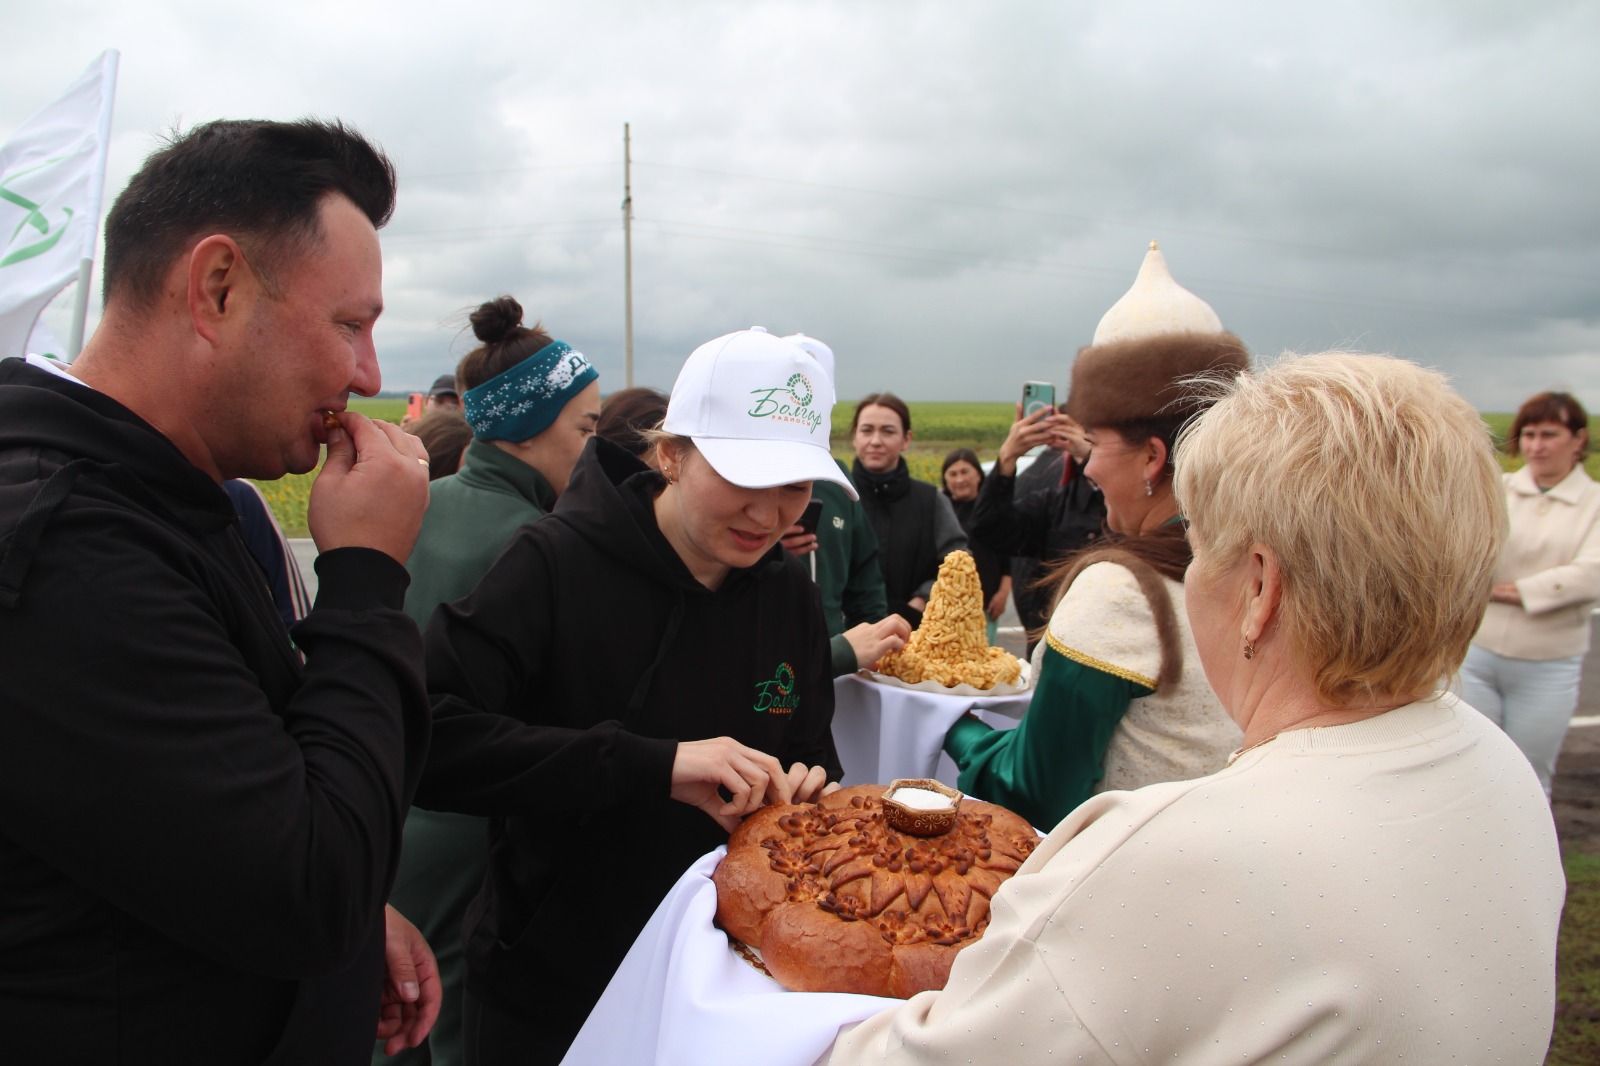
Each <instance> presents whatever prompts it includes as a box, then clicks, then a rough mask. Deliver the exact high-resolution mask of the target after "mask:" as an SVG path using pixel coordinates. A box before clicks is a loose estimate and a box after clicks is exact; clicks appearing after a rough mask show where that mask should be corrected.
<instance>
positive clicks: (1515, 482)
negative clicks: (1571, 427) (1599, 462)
mask: <svg viewBox="0 0 1600 1066" xmlns="http://www.w3.org/2000/svg"><path fill="white" fill-rule="evenodd" d="M1505 486H1506V510H1507V511H1508V512H1509V513H1510V516H1511V536H1510V538H1509V539H1508V540H1507V541H1506V547H1505V551H1503V552H1502V553H1501V554H1500V565H1499V566H1498V567H1496V568H1495V574H1494V580H1495V581H1496V583H1499V582H1502V581H1515V582H1516V583H1517V591H1518V592H1520V593H1521V594H1522V605H1521V606H1520V607H1519V606H1517V605H1516V604H1512V603H1491V604H1489V609H1488V611H1487V612H1485V614H1484V618H1483V625H1481V626H1480V627H1479V628H1478V635H1477V636H1476V637H1475V638H1474V639H1473V643H1474V644H1477V645H1478V646H1479V647H1482V648H1485V649H1487V650H1488V651H1492V652H1494V653H1495V654H1496V655H1504V656H1506V657H1507V658H1511V659H1565V658H1568V657H1569V656H1573V655H1582V654H1584V653H1585V652H1587V651H1588V650H1589V622H1590V613H1591V612H1592V611H1593V609H1594V606H1595V601H1596V600H1600V485H1596V484H1595V483H1594V482H1593V481H1592V480H1590V478H1589V475H1588V474H1586V473H1584V470H1583V467H1582V466H1575V467H1573V468H1572V473H1570V474H1568V475H1567V476H1566V477H1565V478H1563V479H1562V480H1561V481H1560V482H1559V483H1558V484H1556V485H1555V486H1554V487H1553V488H1551V489H1550V490H1549V491H1548V492H1540V491H1539V486H1538V485H1537V484H1535V483H1534V480H1533V475H1532V474H1530V473H1528V468H1527V467H1523V468H1522V469H1521V470H1518V471H1517V472H1516V473H1514V474H1507V475H1506V476H1505Z"/></svg>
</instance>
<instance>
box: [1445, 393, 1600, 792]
mask: <svg viewBox="0 0 1600 1066" xmlns="http://www.w3.org/2000/svg"><path fill="white" fill-rule="evenodd" d="M1588 426H1589V416H1588V414H1587V413H1586V412H1585V411H1584V409H1583V405H1582V404H1580V403H1579V402H1578V401H1577V400H1576V399H1574V398H1573V397H1572V396H1570V395H1568V394H1567V393H1564V392H1541V393H1539V395H1537V396H1534V397H1533V398H1532V399H1530V400H1528V401H1527V402H1526V403H1524V404H1523V405H1522V408H1521V409H1520V410H1519V411H1517V417H1516V419H1515V420H1514V421H1513V422H1512V423H1511V432H1510V434H1509V435H1508V437H1507V440H1506V450H1507V451H1508V452H1510V453H1511V454H1512V455H1521V456H1522V458H1523V459H1524V460H1525V461H1526V465H1524V466H1523V468H1522V469H1521V470H1518V471H1517V472H1516V473H1514V474H1506V475H1505V488H1506V510H1507V512H1508V513H1509V515H1510V518H1511V536H1510V539H1508V540H1507V541H1506V546H1505V551H1504V552H1503V553H1502V555H1501V557H1500V565H1499V566H1498V567H1497V568H1496V570H1495V575H1494V591H1493V594H1492V596H1491V600H1490V603H1489V609H1488V611H1487V612H1486V613H1485V615H1484V619H1483V625H1482V627H1481V628H1480V629H1479V630H1478V635H1477V637H1476V638H1474V640H1473V642H1472V648H1471V650H1470V651H1469V652H1468V653H1467V659H1466V662H1464V663H1463V664H1462V665H1461V694H1462V697H1463V698H1464V699H1465V700H1466V701H1467V702H1468V703H1470V704H1472V705H1473V706H1474V707H1476V708H1477V709H1478V710H1480V711H1482V712H1483V713H1484V714H1485V715H1487V716H1488V717H1489V718H1490V719H1491V720H1493V721H1494V722H1495V723H1496V724H1497V725H1499V726H1500V727H1501V728H1502V729H1504V730H1505V731H1506V733H1507V734H1508V735H1509V736H1510V737H1511V739H1512V740H1514V741H1516V743H1517V747H1519V748H1521V749H1522V751H1523V754H1525V755H1527V757H1528V761H1529V762H1531V763H1533V768H1534V770H1536V771H1537V772H1538V774H1539V781H1540V783H1542V784H1543V785H1544V791H1545V795H1547V796H1548V795H1549V794H1550V780H1551V778H1552V777H1553V776H1554V774H1555V766H1556V755H1557V754H1558V753H1559V752H1560V751H1561V741H1562V740H1563V739H1564V738H1565V737H1566V733H1567V724H1568V723H1569V722H1570V721H1571V720H1572V712H1573V710H1574V708H1576V706H1577V703H1578V679H1579V676H1580V673H1581V671H1582V668H1583V657H1584V654H1585V653H1586V652H1587V651H1588V650H1589V619H1590V614H1591V612H1592V611H1593V609H1594V606H1595V601H1596V600H1600V485H1597V484H1595V483H1594V482H1593V481H1592V480H1590V478H1589V475H1588V474H1587V473H1585V472H1584V469H1583V457H1584V455H1585V454H1587V452H1588V450H1589V429H1588Z"/></svg>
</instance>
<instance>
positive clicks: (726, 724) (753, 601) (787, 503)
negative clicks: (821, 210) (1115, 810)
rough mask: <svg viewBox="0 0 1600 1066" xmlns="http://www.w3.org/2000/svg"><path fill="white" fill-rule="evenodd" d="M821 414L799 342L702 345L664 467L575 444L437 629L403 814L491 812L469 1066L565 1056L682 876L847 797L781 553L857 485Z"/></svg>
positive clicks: (798, 582)
mask: <svg viewBox="0 0 1600 1066" xmlns="http://www.w3.org/2000/svg"><path fill="white" fill-rule="evenodd" d="M832 407H833V385H832V382H831V381H830V379H829V377H828V375H827V374H826V373H824V372H823V370H822V368H821V367H820V366H819V365H818V363H817V362H816V360H815V359H814V358H812V357H811V356H810V355H809V354H807V353H806V352H805V351H804V350H803V349H802V348H800V347H799V346H798V345H796V344H794V343H793V342H790V341H787V340H783V339H780V338H778V337H775V336H772V335H771V334H768V333H767V332H766V331H764V330H759V329H751V330H742V331H740V332H737V333H730V334H728V335H726V336H723V337H718V338H717V339H715V340H713V341H710V342H708V343H706V344H704V345H701V346H700V347H699V348H697V349H696V350H695V351H694V353H693V354H692V355H690V356H689V359H688V361H687V362H686V363H685V364H684V367H683V369H682V371H681V372H680V374H679V375H678V380H677V383H676V384H675V385H674V386H673V389H672V396H671V400H670V401H669V404H668V407H667V413H666V417H665V419H664V420H663V423H662V426H661V428H660V429H659V430H658V431H656V432H655V433H653V434H652V435H651V436H652V443H653V446H654V448H655V452H656V457H657V459H658V461H659V465H660V469H659V472H658V471H657V470H652V469H649V468H647V467H646V466H645V465H644V463H642V462H641V461H640V460H639V459H638V458H636V457H635V456H634V455H632V454H630V453H629V452H627V451H626V450H624V449H623V448H620V447H618V446H617V445H615V444H613V443H611V442H610V441H606V440H601V439H595V440H592V441H590V442H589V444H588V445H587V446H586V447H585V449H584V452H583V454H582V456H581V457H580V458H579V460H578V464H577V467H576V469H575V470H574V471H573V475H572V479H571V481H570V482H569V484H568V486H567V489H566V491H565V492H564V493H563V494H562V495H561V497H560V499H559V500H558V501H557V503H556V507H555V510H554V512H553V513H552V514H551V515H550V516H549V517H548V518H546V519H545V520H543V521H541V522H538V523H535V524H533V525H529V526H527V527H525V528H524V529H523V530H522V531H521V532H520V533H519V534H518V535H517V536H516V538H514V539H513V540H512V541H511V543H510V545H509V546H508V547H507V548H506V550H505V552H504V554H502V555H501V557H500V559H499V561H498V562H496V563H495V564H494V566H493V567H492V568H491V569H490V571H489V572H488V574H487V575H486V576H485V577H484V579H483V582H482V583H481V584H480V585H479V586H478V588H477V589H476V591H474V592H473V593H472V594H471V595H469V596H467V597H466V598H464V599H462V600H460V601H457V602H456V603H454V604H447V605H445V606H444V607H442V608H440V610H439V611H438V612H437V613H436V614H435V615H434V618H433V621H432V623H431V624H430V626H429V628H428V634H427V649H428V677H429V688H430V690H431V693H432V698H433V710H434V732H433V740H432V747H431V750H430V753H429V761H428V766H427V769H426V771H425V774H424V779H423V781H422V784H421V787H420V788H419V791H418V796H417V802H418V803H419V804H422V805H424V806H428V807H432V808H442V809H447V810H463V811H468V812H474V813H482V814H489V815H492V816H494V817H493V818H492V820H491V829H490V869H489V872H488V875H487V878H486V880H485V884H484V888H483V891H482V892H481V893H480V894H479V897H478V900H477V902H476V904H475V906H474V907H473V909H472V910H471V911H470V912H469V915H468V920H467V928H466V937H467V942H466V958H467V974H468V980H467V990H468V992H467V997H466V1005H465V1011H464V1015H465V1025H464V1033H463V1036H464V1043H465V1046H466V1049H467V1053H468V1061H470V1062H474V1063H477V1064H482V1066H493V1064H496V1063H501V1062H517V1063H540V1062H556V1061H559V1060H560V1059H561V1057H562V1055H563V1054H564V1053H565V1051H566V1048H567V1045H568V1044H569V1043H570V1042H571V1040H572V1037H573V1036H574V1035H575V1034H576V1033H577V1031H578V1028H579V1027H580V1026H581V1025H582V1023H583V1020H584V1018H585V1017H586V1016H587V1015H588V1012H589V1009H590V1007H591V1006H593V1004H594V1001H595V1000H596V999H598V998H599V995H600V993H601V992H602V991H603V990H604V988H605V985H606V982H607V981H608V980H609V979H610V977H611V974H612V972H613V971H614V970H615V969H616V967H617V965H618V964H619V963H620V962H621V961H622V957H623V956H624V955H625V954H626V953H627V950H628V947H629V946H630V945H631V944H632V942H633V939H634V937H635V936H636V935H637V934H638V932H639V930H640V929H641V928H643V926H644V924H645V922H646V921H647V920H648V919H649V917H650V914H651V912H652V911H653V910H654V908H655V906H656V904H657V902H659V901H660V899H661V898H662V897H663V896H664V895H665V894H666V892H667V890H668V889H669V888H670V887H671V885H672V884H673V882H674V881H675V880H676V879H677V877H678V876H679V874H681V873H682V872H683V870H684V869H685V868H686V867H688V865H689V864H690V863H691V862H693V861H694V860H695V859H696V858H698V857H699V856H700V855H702V854H704V853H705V852H707V851H710V850H711V849H712V848H714V847H716V846H717V845H718V844H720V843H722V842H723V841H725V840H726V838H727V837H726V834H727V831H728V830H729V829H731V828H732V827H733V826H734V825H737V824H738V821H739V820H740V818H741V817H742V816H743V815H745V814H748V813H749V812H750V811H752V810H754V809H755V808H756V807H758V806H760V805H761V804H762V803H764V802H779V803H785V802H789V801H791V800H794V801H799V802H804V801H808V800H812V799H815V798H817V797H818V796H819V795H820V794H822V793H823V792H824V791H827V790H830V788H831V787H837V786H836V785H832V784H831V783H833V782H836V781H837V780H838V778H839V776H840V773H841V770H840V766H839V761H838V756H837V754H836V753H835V751H834V748H833V739H832V731H831V726H832V719H833V675H832V663H831V657H830V654H829V645H828V634H827V629H826V626H825V624H824V621H823V616H822V608H821V603H820V600H819V599H818V596H817V592H816V588H815V586H814V585H813V584H812V582H811V579H810V576H809V574H808V572H807V568H806V567H805V566H804V565H803V564H802V563H800V562H799V561H798V560H797V559H795V558H794V557H793V556H792V555H789V554H787V553H786V552H784V550H783V549H782V548H781V547H780V546H779V544H778V539H779V537H780V536H781V535H782V534H783V532H784V531H785V530H787V529H788V528H789V527H790V526H792V525H793V524H794V523H795V522H796V520H797V519H798V517H799V515H800V513H801V511H803V510H804V509H805V506H806V503H807V502H808V501H809V500H810V498H811V483H812V482H813V481H814V480H818V479H825V480H829V481H834V482H836V483H838V484H840V485H841V486H842V487H843V488H844V489H845V491H847V492H850V493H851V494H852V495H853V494H854V490H853V489H852V488H851V486H850V483H849V480H848V479H847V478H846V477H845V475H844V472H843V471H842V470H841V469H840V468H839V466H838V464H837V463H835V462H834V461H833V458H832V456H831V455H830V454H829V452H828V430H829V424H830V416H831V412H832ZM703 738H713V739H703ZM719 789H721V790H723V794H726V795H731V797H732V798H731V800H724V799H723V798H722V795H719ZM670 800H677V801H678V802H676V803H674V802H670ZM696 807H698V808H699V810H694V809H692V808H696ZM707 815H709V816H710V817H707Z"/></svg>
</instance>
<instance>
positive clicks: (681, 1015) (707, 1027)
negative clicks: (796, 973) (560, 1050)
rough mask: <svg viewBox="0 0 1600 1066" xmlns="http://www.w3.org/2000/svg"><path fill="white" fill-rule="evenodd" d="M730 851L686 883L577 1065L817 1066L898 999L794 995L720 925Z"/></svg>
mask: <svg viewBox="0 0 1600 1066" xmlns="http://www.w3.org/2000/svg"><path fill="white" fill-rule="evenodd" d="M726 850H727V849H725V848H718V849H717V850H716V851H713V852H711V853H710V854H708V855H704V856H702V857H701V858H700V859H699V860H698V861H697V862H696V863H695V864H694V865H693V866H691V867H690V868H689V869H688V871H687V872H686V873H685V874H684V875H683V876H682V877H681V878H679V879H678V883H677V884H676V885H674V886H673V888H672V891H671V892H669V893H668V894H667V898H666V899H664V900H662V902H661V905H660V906H659V907H657V908H656V912H655V914H654V915H653V916H652V917H651V918H650V922H649V924H648V925H646V926H645V927H644V930H643V931H642V932H641V933H640V934H639V937H638V939H637V940H635V941H634V942H633V947H632V948H630V949H629V950H628V954H627V957H626V958H624V959H623V960H622V965H621V966H620V967H619V968H618V969H617V972H616V974H614V975H613V976H612V978H611V983H610V984H609V985H607V986H606V990H605V994H604V995H602V996H601V997H600V1001H599V1002H598V1003H596V1004H595V1007H594V1010H592V1011H590V1012H589V1019H588V1021H586V1022H585V1023H584V1026H583V1029H582V1030H581V1031H580V1032H579V1033H578V1038H577V1040H575V1041H574V1042H573V1044H572V1047H571V1048H569V1049H568V1050H567V1056H566V1058H565V1059H563V1060H562V1062H563V1063H565V1064H568V1066H612V1064H619V1063H627V1064H628V1066H645V1064H647V1063H657V1064H659V1066H677V1064H682V1066H750V1064H751V1063H761V1064H763V1066H811V1064H812V1063H814V1062H816V1061H817V1060H818V1059H819V1058H821V1057H822V1056H823V1055H825V1054H827V1052H828V1049H829V1048H831V1047H832V1046H833V1042H834V1039H835V1038H836V1037H837V1036H838V1033H839V1030H840V1028H842V1027H844V1026H848V1025H854V1024H855V1023H857V1022H859V1021H862V1020H863V1019H865V1018H868V1017H870V1016H872V1015H873V1014H876V1013H878V1012H879V1011H881V1010H884V1009H886V1008H888V1007H892V1006H895V1005H896V1004H898V1003H900V1002H901V1001H900V1000H897V999H880V998H879V997H877V996H857V995H848V994H845V993H832V992H787V991H785V990H784V989H783V988H782V987H781V986H780V985H779V984H778V983H777V982H776V981H774V980H773V979H772V978H770V977H768V976H766V975H765V974H762V973H760V972H758V971H757V970H756V969H755V968H754V967H752V966H751V965H750V964H749V963H747V962H745V961H744V960H743V959H741V958H739V957H738V956H737V955H735V954H734V953H733V951H732V950H731V949H730V948H729V947H728V937H727V934H725V933H724V932H723V931H722V930H721V929H718V928H717V927H716V926H715V925H713V924H712V918H713V917H714V916H715V914H716V911H717V890H716V886H715V885H714V884H713V883H712V881H711V873H712V871H713V870H715V869H716V866H717V863H718V862H720V861H721V859H722V856H723V854H724V853H725V852H726Z"/></svg>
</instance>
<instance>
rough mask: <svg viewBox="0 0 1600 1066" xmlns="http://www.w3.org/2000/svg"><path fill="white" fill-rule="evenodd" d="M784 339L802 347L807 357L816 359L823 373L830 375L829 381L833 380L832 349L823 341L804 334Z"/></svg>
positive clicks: (792, 335) (792, 334) (793, 334)
mask: <svg viewBox="0 0 1600 1066" xmlns="http://www.w3.org/2000/svg"><path fill="white" fill-rule="evenodd" d="M783 339H784V340H786V341H794V342H795V343H796V344H798V345H799V346H800V347H802V348H804V349H805V350H806V354H807V355H809V356H811V358H813V359H815V360H816V361H817V362H818V363H819V364H821V366H822V369H823V371H824V372H825V373H826V374H827V375H828V380H829V381H832V380H833V349H832V348H830V347H828V346H827V345H826V344H823V343H822V342H821V341H819V340H817V338H815V337H808V336H806V335H805V334H804V333H791V334H789V335H788V336H787V337H785V338H783ZM836 398H837V397H836Z"/></svg>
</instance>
